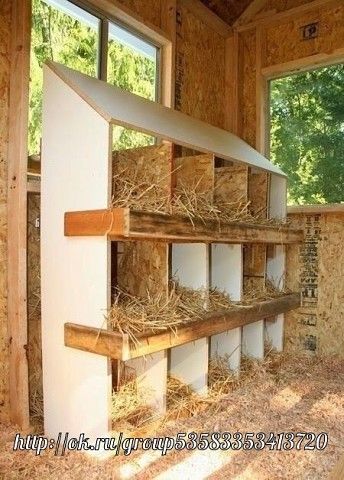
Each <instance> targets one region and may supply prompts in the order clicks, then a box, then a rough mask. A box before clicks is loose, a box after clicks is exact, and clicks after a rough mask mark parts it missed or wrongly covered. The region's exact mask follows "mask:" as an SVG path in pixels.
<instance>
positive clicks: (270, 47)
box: [263, 3, 344, 66]
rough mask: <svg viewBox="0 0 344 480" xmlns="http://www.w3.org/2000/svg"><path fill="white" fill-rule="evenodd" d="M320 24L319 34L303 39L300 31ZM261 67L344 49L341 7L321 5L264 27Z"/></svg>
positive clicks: (342, 6) (343, 8)
mask: <svg viewBox="0 0 344 480" xmlns="http://www.w3.org/2000/svg"><path fill="white" fill-rule="evenodd" d="M314 22H319V35H318V37H317V38H314V39H311V40H303V39H302V35H301V30H300V28H301V27H302V26H304V25H307V24H309V23H314ZM264 43H265V52H263V66H271V65H275V64H279V63H284V62H288V61H291V60H296V59H300V58H303V57H307V56H310V55H315V54H317V53H331V52H333V51H334V50H336V49H338V48H342V47H344V4H343V3H341V4H338V5H337V6H327V7H326V6H323V7H321V8H316V9H314V10H312V11H311V12H308V13H304V14H302V15H298V16H297V17H296V18H293V19H288V20H286V21H284V22H283V23H280V24H278V25H274V26H270V27H267V28H266V36H265V42H264Z"/></svg>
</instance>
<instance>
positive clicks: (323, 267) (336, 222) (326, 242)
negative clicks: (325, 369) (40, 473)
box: [317, 214, 344, 357]
mask: <svg viewBox="0 0 344 480" xmlns="http://www.w3.org/2000/svg"><path fill="white" fill-rule="evenodd" d="M320 224H321V232H322V235H321V240H320V243H319V247H318V256H319V264H318V281H319V283H318V309H317V317H318V326H317V328H318V332H319V333H318V334H319V353H327V354H332V353H336V354H338V355H341V356H342V357H344V252H343V238H344V215H343V214H337V215H336V214H327V215H321V221H320Z"/></svg>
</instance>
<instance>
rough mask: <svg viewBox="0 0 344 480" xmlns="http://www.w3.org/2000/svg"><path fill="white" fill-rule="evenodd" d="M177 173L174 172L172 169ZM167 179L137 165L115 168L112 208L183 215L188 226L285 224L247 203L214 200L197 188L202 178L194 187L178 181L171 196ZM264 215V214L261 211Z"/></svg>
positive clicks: (209, 192) (208, 193)
mask: <svg viewBox="0 0 344 480" xmlns="http://www.w3.org/2000/svg"><path fill="white" fill-rule="evenodd" d="M176 170H178V169H176ZM172 173H174V172H169V174H168V177H166V176H160V177H158V178H157V175H156V172H155V171H151V170H149V169H144V168H141V166H140V164H139V163H138V164H136V165H135V166H134V167H133V166H131V167H130V171H129V170H128V168H127V167H121V168H120V167H119V168H118V169H117V171H116V173H115V174H114V176H113V191H114V194H113V197H112V206H113V207H118V208H132V209H134V210H139V211H147V212H152V213H164V214H170V215H183V216H186V217H187V218H188V219H189V220H190V222H191V223H192V224H194V221H195V220H201V221H203V222H205V221H207V220H216V221H217V222H218V228H219V229H220V228H221V224H224V223H230V222H243V223H250V224H260V225H261V224H264V225H285V224H286V223H285V219H283V220H281V219H267V218H264V217H266V216H267V215H262V212H263V210H264V211H266V208H264V209H261V210H259V211H257V212H255V213H253V212H251V211H250V209H249V206H250V201H247V200H246V199H244V198H243V199H239V200H237V201H234V202H224V201H214V199H213V194H214V192H213V191H208V192H203V191H200V190H199V188H198V185H199V183H200V182H201V180H202V178H200V179H199V180H198V182H195V183H194V184H189V183H188V184H184V183H183V182H181V181H180V182H178V185H177V187H176V188H175V189H174V192H173V195H172V196H171V194H170V189H169V188H167V187H166V179H167V178H169V177H170V176H171V174H172ZM263 213H264V212H263Z"/></svg>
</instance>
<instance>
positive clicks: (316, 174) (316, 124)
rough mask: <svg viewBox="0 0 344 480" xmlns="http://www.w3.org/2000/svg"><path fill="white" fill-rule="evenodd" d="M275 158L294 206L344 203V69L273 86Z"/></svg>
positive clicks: (323, 70) (328, 69)
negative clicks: (286, 183) (287, 185)
mask: <svg viewBox="0 0 344 480" xmlns="http://www.w3.org/2000/svg"><path fill="white" fill-rule="evenodd" d="M270 155H271V160H272V161H273V162H274V163H276V164H278V165H280V166H281V168H282V169H283V170H284V172H285V173H286V174H287V175H288V180H289V198H288V201H289V202H290V203H294V204H305V203H325V202H334V203H337V202H343V201H344V194H343V183H344V65H343V64H340V65H332V66H327V67H321V68H317V69H314V70H311V71H308V72H302V73H296V74H294V75H289V76H287V77H284V78H279V79H276V80H271V81H270Z"/></svg>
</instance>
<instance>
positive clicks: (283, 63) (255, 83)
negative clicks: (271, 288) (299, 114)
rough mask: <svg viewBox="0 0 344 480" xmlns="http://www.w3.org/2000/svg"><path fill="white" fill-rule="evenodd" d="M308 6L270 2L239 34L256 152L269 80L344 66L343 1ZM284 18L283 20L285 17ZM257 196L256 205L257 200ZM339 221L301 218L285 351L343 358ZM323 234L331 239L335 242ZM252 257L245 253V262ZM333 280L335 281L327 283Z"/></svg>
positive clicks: (292, 254)
mask: <svg viewBox="0 0 344 480" xmlns="http://www.w3.org/2000/svg"><path fill="white" fill-rule="evenodd" d="M307 3H309V2H307V1H306V0H268V1H267V2H266V3H265V6H264V8H263V9H262V10H261V11H260V12H259V13H258V15H257V16H256V18H254V19H253V20H254V22H253V23H251V26H249V25H246V26H244V27H243V28H242V29H239V31H238V45H239V47H238V77H239V80H238V85H237V88H238V105H237V107H238V112H239V118H238V125H239V128H238V132H239V135H240V136H242V137H243V138H244V139H245V140H246V141H247V142H248V143H250V144H251V145H253V146H256V145H258V144H259V145H260V143H259V142H257V139H258V140H260V139H261V138H263V137H264V135H262V129H264V128H265V125H264V124H262V121H261V118H262V117H261V115H260V113H261V112H262V111H263V110H262V108H264V102H265V101H266V97H264V95H265V92H266V90H265V91H264V84H265V78H268V77H269V76H275V75H277V76H278V75H282V74H283V73H289V72H290V71H291V69H293V68H294V69H297V68H300V67H302V65H303V64H305V65H310V66H312V57H314V58H317V57H318V58H319V57H321V56H323V58H324V59H326V58H327V59H328V58H329V57H326V56H327V55H329V56H330V57H331V56H333V58H336V61H338V59H340V58H341V57H340V55H341V52H342V58H343V59H344V2H342V1H336V0H333V1H328V2H324V4H323V5H318V7H316V8H314V7H313V8H311V9H308V10H307ZM319 3H320V2H319ZM300 6H302V11H301V12H300V11H298V10H297V11H295V13H294V14H293V13H292V12H293V10H292V9H293V8H298V7H300ZM290 9H291V10H290ZM288 10H289V12H288ZM267 12H270V14H269V15H267ZM281 12H284V13H283V14H282V15H280V14H281ZM274 13H277V16H276V18H275V17H274ZM313 22H318V25H319V35H318V37H317V38H315V39H311V40H303V39H302V35H301V30H300V28H301V27H302V26H304V25H307V24H309V23H313ZM334 61H335V60H334ZM232 88H233V85H232ZM263 143H264V142H263ZM265 148H267V145H265V146H264V145H262V150H263V153H264V149H265ZM252 197H253V199H255V198H256V195H253V196H252ZM338 220H339V219H338V218H336V216H335V215H332V216H331V215H329V214H328V215H326V216H325V215H318V216H316V215H315V216H308V217H305V218H301V217H300V218H299V222H301V225H302V226H303V227H305V228H306V229H307V231H308V234H307V241H306V244H305V245H304V247H302V248H301V249H300V248H299V247H297V246H289V247H288V249H287V279H286V280H287V284H288V286H289V287H290V288H292V289H293V290H297V289H298V288H301V289H302V290H303V306H302V307H301V308H300V309H298V310H296V311H293V312H289V313H288V314H287V316H286V329H285V337H286V344H287V348H288V349H291V350H294V349H295V350H300V349H301V350H306V351H309V352H319V353H340V354H343V352H342V351H343V332H344V328H343V324H342V320H341V318H342V317H343V307H342V306H341V305H342V304H341V300H342V298H343V292H342V287H341V285H342V284H343V280H342V278H341V277H340V275H341V274H340V268H342V257H341V256H340V254H341V252H340V251H339V250H340V244H341V241H340V237H339V236H340V234H343V231H342V230H341V228H343V227H341V226H340V223H338ZM294 221H297V220H296V219H294ZM342 222H343V218H342ZM341 225H343V223H342V224H341ZM326 231H328V232H333V233H332V238H333V240H332V241H331V239H330V237H329V236H328V235H327V234H325V232H326ZM335 242H337V244H336V243H335ZM336 256H337V257H338V259H339V260H338V262H336V261H335V258H336ZM253 257H254V256H253V255H249V254H248V253H247V252H246V260H247V261H246V263H250V262H251V260H252V258H253ZM247 269H248V267H247V266H246V270H247ZM332 271H333V275H332ZM332 277H333V282H332V281H331V282H329V278H331V280H332Z"/></svg>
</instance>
